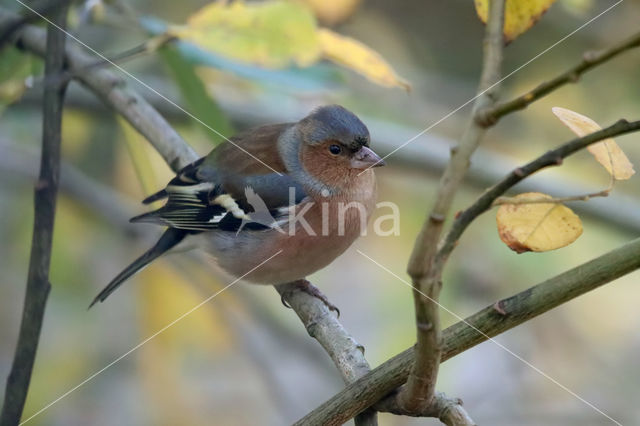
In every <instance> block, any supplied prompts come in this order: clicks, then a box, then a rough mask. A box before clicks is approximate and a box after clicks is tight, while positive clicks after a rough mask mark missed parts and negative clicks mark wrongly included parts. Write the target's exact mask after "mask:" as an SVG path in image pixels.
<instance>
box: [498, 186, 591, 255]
mask: <svg viewBox="0 0 640 426" xmlns="http://www.w3.org/2000/svg"><path fill="white" fill-rule="evenodd" d="M515 198H516V199H519V200H531V201H533V200H545V199H549V198H551V197H550V196H548V195H546V194H542V193H539V192H526V193H524V194H519V195H517V196H516V197H515ZM496 222H497V223H498V234H499V235H500V239H501V240H502V241H503V242H504V243H505V244H506V245H507V246H509V248H510V249H511V250H513V251H515V252H518V253H524V252H526V251H537V252H540V251H549V250H555V249H558V248H560V247H564V246H567V245H569V244H571V243H572V242H574V241H575V240H576V239H578V237H579V236H580V235H581V234H582V223H581V222H580V218H579V217H578V216H577V215H576V214H575V213H574V212H573V211H571V209H570V208H568V207H566V206H563V205H562V204H557V203H544V202H540V203H531V204H505V205H502V206H500V208H499V209H498V213H497V215H496Z"/></svg>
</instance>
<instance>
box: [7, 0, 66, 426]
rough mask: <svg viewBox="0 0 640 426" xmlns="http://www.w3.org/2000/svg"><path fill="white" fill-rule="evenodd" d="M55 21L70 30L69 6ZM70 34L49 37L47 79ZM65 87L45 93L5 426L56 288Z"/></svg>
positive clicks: (59, 65)
mask: <svg viewBox="0 0 640 426" xmlns="http://www.w3.org/2000/svg"><path fill="white" fill-rule="evenodd" d="M51 19H52V21H53V22H55V23H56V24H57V25H59V26H61V27H65V25H66V21H67V6H66V5H63V6H61V7H59V8H57V9H56V10H55V11H54V12H53V13H52V14H51ZM64 48H65V34H64V33H63V32H61V31H59V30H58V29H56V28H55V27H54V26H52V25H49V27H48V29H47V37H46V55H45V74H46V75H51V74H57V73H59V72H60V71H61V70H62V69H63V67H64ZM65 87H66V85H60V86H55V87H49V88H47V89H46V90H45V92H44V100H43V120H42V154H41V158H40V176H39V178H38V181H37V182H36V184H35V195H34V212H35V215H34V222H33V236H32V241H31V257H30V259H29V273H28V277H27V289H26V294H25V298H24V307H23V310H22V321H21V322H20V333H19V335H18V343H17V346H16V352H15V355H14V357H13V364H12V365H11V371H10V373H9V377H8V378H7V386H6V389H5V396H4V405H3V407H2V413H0V424H1V425H2V426H10V425H17V424H18V423H19V422H20V418H21V417H22V410H23V409H24V403H25V400H26V398H27V393H28V391H29V384H30V382H31V372H32V371H33V364H34V361H35V357H36V352H37V349H38V341H39V340H40V330H41V328H42V322H43V319H44V311H45V307H46V304H47V298H48V296H49V291H50V289H51V284H50V282H49V266H50V264H51V246H52V242H53V224H54V220H55V212H56V198H57V193H58V180H59V176H60V138H61V136H60V135H61V129H62V105H63V100H64V91H65Z"/></svg>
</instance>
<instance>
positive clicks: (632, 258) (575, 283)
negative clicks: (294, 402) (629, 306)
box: [296, 238, 640, 426]
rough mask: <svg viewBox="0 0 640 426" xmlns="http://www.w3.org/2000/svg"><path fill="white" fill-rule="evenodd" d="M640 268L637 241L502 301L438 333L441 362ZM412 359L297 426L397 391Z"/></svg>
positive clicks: (333, 421) (388, 365)
mask: <svg viewBox="0 0 640 426" xmlns="http://www.w3.org/2000/svg"><path fill="white" fill-rule="evenodd" d="M638 268H640V238H637V239H635V240H632V241H630V242H629V243H627V244H625V245H623V246H621V247H619V248H616V249H614V250H612V251H610V252H608V253H606V254H603V255H602V256H599V257H597V258H595V259H593V260H590V261H589V262H586V263H584V264H582V265H580V266H577V267H575V268H573V269H570V270H568V271H566V272H563V273H562V274H560V275H557V276H555V277H553V278H550V279H548V280H546V281H544V282H542V283H540V284H538V285H536V286H533V287H531V288H528V289H527V290H524V291H522V292H520V293H518V294H516V295H514V296H511V297H508V298H506V299H502V300H500V301H498V302H496V303H494V304H492V305H490V306H487V307H486V308H484V309H482V310H481V311H479V312H477V313H475V314H473V315H471V316H470V317H467V318H466V319H465V320H464V321H460V322H458V323H456V324H454V325H452V326H451V327H449V328H447V329H445V330H444V331H443V333H442V337H443V339H442V341H443V345H442V361H443V362H444V361H446V360H448V359H450V358H452V357H454V356H456V355H458V354H460V353H462V352H464V351H466V350H468V349H470V348H472V347H474V346H476V345H478V344H480V343H482V342H484V341H486V340H488V339H490V338H493V337H495V336H497V335H498V334H500V333H503V332H505V331H507V330H510V329H512V328H514V327H516V326H517V325H520V324H522V323H524V322H526V321H529V320H530V319H532V318H534V317H536V316H538V315H540V314H543V313H545V312H547V311H549V310H551V309H553V308H555V307H556V306H559V305H561V304H563V303H566V302H568V301H570V300H572V299H574V298H576V297H578V296H581V295H583V294H585V293H587V292H589V291H591V290H593V289H595V288H598V287H600V286H601V285H604V284H606V283H608V282H611V281H613V280H615V279H616V278H619V277H621V276H623V275H626V274H628V273H630V272H633V271H635V270H637V269H638ZM413 359H414V348H409V349H407V350H405V351H404V352H402V353H400V354H398V355H396V356H395V357H393V358H391V359H390V360H388V361H385V362H384V363H383V364H382V365H380V366H379V367H377V368H375V369H373V370H372V371H371V372H370V373H369V374H367V375H366V376H363V377H362V378H360V379H358V380H357V381H356V382H354V383H352V384H350V385H348V386H347V387H346V388H345V389H344V390H343V391H341V392H339V393H338V394H336V395H334V396H333V397H332V398H331V399H329V400H328V401H326V402H325V403H323V404H322V405H320V406H319V407H318V408H316V409H315V410H313V411H312V412H311V413H309V414H308V415H307V416H305V417H304V418H302V419H301V420H299V421H298V422H297V423H296V424H298V425H305V426H316V425H318V426H319V425H340V424H343V423H345V422H347V421H348V420H349V419H350V418H352V417H353V416H354V415H356V414H357V413H358V412H360V411H362V410H364V409H366V408H367V407H370V406H372V405H374V404H376V402H378V401H380V400H381V399H383V398H385V397H386V396H387V395H388V394H389V393H390V392H393V391H394V389H396V388H397V387H398V386H401V385H402V384H403V383H404V382H405V381H406V380H407V378H408V376H409V372H410V370H411V368H412V364H413Z"/></svg>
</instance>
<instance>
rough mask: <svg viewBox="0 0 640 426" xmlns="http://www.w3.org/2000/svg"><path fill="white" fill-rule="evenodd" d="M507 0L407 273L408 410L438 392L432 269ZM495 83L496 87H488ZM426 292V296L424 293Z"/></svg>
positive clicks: (403, 399)
mask: <svg viewBox="0 0 640 426" xmlns="http://www.w3.org/2000/svg"><path fill="white" fill-rule="evenodd" d="M504 4H505V0H492V1H490V2H489V20H488V23H487V29H486V33H485V40H484V59H483V67H482V75H481V77H480V84H479V88H478V92H479V93H480V96H478V97H477V99H476V101H475V103H474V107H473V112H472V116H471V119H470V121H469V125H468V127H467V129H466V131H465V132H464V134H463V135H462V139H461V141H460V145H459V146H458V148H456V149H454V150H452V154H451V160H450V162H449V164H448V165H447V168H446V169H445V171H444V173H443V174H442V178H441V179H440V183H439V186H438V193H437V196H436V200H435V202H434V204H433V207H432V209H431V212H430V213H429V215H428V216H427V219H426V220H425V222H424V224H423V226H422V229H421V230H420V233H419V235H418V237H417V239H416V242H415V245H414V248H413V252H412V253H411V259H410V260H409V266H408V273H409V276H411V279H412V281H413V286H414V288H415V289H416V290H415V291H414V292H413V298H414V305H415V311H416V328H417V345H416V348H417V350H416V359H415V362H414V366H413V369H412V372H411V375H410V377H409V380H408V382H407V386H405V387H404V388H403V390H402V391H401V392H400V394H399V396H398V398H399V400H400V405H401V406H403V407H404V408H405V409H406V410H407V411H414V412H421V411H423V410H424V409H425V407H426V406H428V405H429V403H430V400H431V398H432V397H433V395H434V392H435V385H436V380H437V376H438V366H439V364H440V344H441V330H440V318H439V311H438V306H437V304H436V303H433V301H437V300H438V298H439V294H440V289H441V287H442V283H441V281H440V280H433V279H431V276H430V275H431V274H430V269H431V263H432V261H433V258H434V256H435V254H436V248H437V243H438V240H439V239H440V236H441V234H442V229H443V226H444V221H445V218H446V216H447V214H448V213H449V211H450V209H451V204H452V203H453V199H454V197H455V194H456V192H457V190H458V188H459V186H460V184H461V183H462V179H463V178H464V176H465V174H466V172H467V170H468V169H469V161H470V158H471V155H472V154H473V152H474V151H475V150H476V148H477V147H478V145H479V144H480V141H481V139H482V137H483V136H484V132H485V129H484V128H482V127H480V126H479V125H478V124H477V123H476V120H475V115H476V114H477V113H478V111H479V110H480V109H482V108H484V107H486V106H487V105H491V104H492V103H493V102H494V97H495V93H494V92H493V90H494V89H495V88H492V86H493V85H494V84H495V82H497V81H499V79H500V69H501V64H502V49H503V36H502V28H503V25H504ZM489 88H492V90H489ZM425 295H426V296H425Z"/></svg>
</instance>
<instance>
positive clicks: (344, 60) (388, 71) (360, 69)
mask: <svg viewBox="0 0 640 426" xmlns="http://www.w3.org/2000/svg"><path fill="white" fill-rule="evenodd" d="M318 36H319V38H320V46H321V49H322V55H323V56H324V57H325V58H327V59H329V60H331V61H333V62H335V63H338V64H341V65H343V66H345V67H347V68H349V69H351V70H353V71H355V72H357V73H359V74H362V75H364V76H365V77H367V78H368V79H369V80H370V81H372V82H374V83H377V84H379V85H381V86H384V87H401V88H403V89H405V90H407V91H408V90H410V89H411V86H410V85H409V82H407V81H406V80H404V79H403V78H401V77H399V76H398V75H397V74H396V73H395V71H394V70H393V68H392V67H391V65H389V63H388V62H387V61H385V60H384V59H383V58H382V56H380V54H379V53H378V52H376V51H375V50H372V49H371V48H369V47H367V46H365V45H364V44H363V43H361V42H359V41H358V40H355V39H353V38H351V37H346V36H343V35H340V34H338V33H335V32H333V31H331V30H329V29H326V28H320V29H319V30H318Z"/></svg>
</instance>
